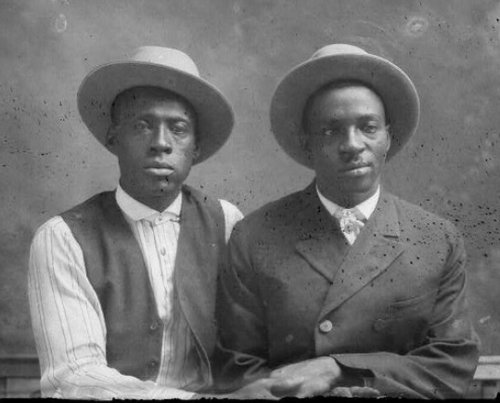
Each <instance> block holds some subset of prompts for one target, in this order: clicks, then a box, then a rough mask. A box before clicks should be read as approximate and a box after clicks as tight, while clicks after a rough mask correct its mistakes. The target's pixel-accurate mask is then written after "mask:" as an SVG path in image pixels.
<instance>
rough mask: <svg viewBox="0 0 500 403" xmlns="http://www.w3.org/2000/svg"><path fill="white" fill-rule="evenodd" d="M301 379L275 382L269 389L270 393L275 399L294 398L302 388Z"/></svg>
mask: <svg viewBox="0 0 500 403" xmlns="http://www.w3.org/2000/svg"><path fill="white" fill-rule="evenodd" d="M302 382H303V379H301V378H289V379H283V380H281V381H276V382H275V383H274V384H273V385H271V387H270V392H271V393H272V394H273V395H274V396H277V397H285V396H296V395H297V394H298V393H299V390H300V387H301V386H302Z"/></svg>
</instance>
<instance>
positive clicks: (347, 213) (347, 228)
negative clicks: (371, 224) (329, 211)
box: [333, 207, 366, 245]
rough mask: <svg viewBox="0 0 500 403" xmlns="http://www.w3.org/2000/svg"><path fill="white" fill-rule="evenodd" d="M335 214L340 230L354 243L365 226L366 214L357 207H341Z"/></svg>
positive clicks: (350, 242)
mask: <svg viewBox="0 0 500 403" xmlns="http://www.w3.org/2000/svg"><path fill="white" fill-rule="evenodd" d="M333 216H334V217H335V218H336V219H337V222H338V223H339V226H340V230H341V231H342V233H343V234H344V235H345V237H346V238H347V241H348V242H349V244H351V245H352V244H353V243H354V241H355V240H356V237H357V236H358V235H359V233H360V231H361V228H363V227H364V226H365V224H364V223H365V221H366V218H365V216H364V215H363V213H361V211H359V210H358V209H357V208H356V207H354V208H352V209H343V208H339V209H337V210H336V211H335V213H333Z"/></svg>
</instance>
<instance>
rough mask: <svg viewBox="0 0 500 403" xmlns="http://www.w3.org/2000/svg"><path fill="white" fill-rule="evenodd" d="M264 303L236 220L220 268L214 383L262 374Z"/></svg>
mask: <svg viewBox="0 0 500 403" xmlns="http://www.w3.org/2000/svg"><path fill="white" fill-rule="evenodd" d="M263 318H264V307H263V306H262V300H261V298H260V297H259V291H258V282H257V278H256V276H255V273H254V271H253V268H252V265H251V259H250V251H249V245H247V244H246V241H245V239H244V237H243V234H242V232H241V230H240V226H239V224H237V225H236V226H235V228H234V230H233V232H232V235H231V239H230V240H229V244H228V254H227V258H226V260H225V264H224V265H223V266H222V267H221V268H220V273H219V278H218V286H217V299H216V320H217V324H218V330H219V334H218V344H217V348H216V351H215V354H214V378H215V387H216V389H217V390H219V391H231V390H235V389H237V388H239V387H241V386H243V385H245V384H248V383H250V382H251V381H253V380H256V379H258V378H261V377H264V376H266V375H268V374H269V372H270V370H269V369H268V368H266V364H267V361H266V358H265V357H266V356H267V352H266V350H265V348H263V347H264V346H266V344H267V334H266V330H265V324H264V322H263Z"/></svg>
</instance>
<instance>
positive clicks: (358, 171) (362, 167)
mask: <svg viewBox="0 0 500 403" xmlns="http://www.w3.org/2000/svg"><path fill="white" fill-rule="evenodd" d="M371 169H372V167H371V165H370V164H355V165H351V166H348V167H346V168H345V169H343V170H342V173H343V174H344V175H348V176H362V175H366V174H367V173H369V172H370V171H371Z"/></svg>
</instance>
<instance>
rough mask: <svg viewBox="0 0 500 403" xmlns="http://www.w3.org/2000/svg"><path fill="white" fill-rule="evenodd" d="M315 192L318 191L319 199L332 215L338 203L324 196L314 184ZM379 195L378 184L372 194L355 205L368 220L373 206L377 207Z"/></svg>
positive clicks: (373, 209) (337, 207)
mask: <svg viewBox="0 0 500 403" xmlns="http://www.w3.org/2000/svg"><path fill="white" fill-rule="evenodd" d="M316 192H317V193H318V197H319V200H320V201H321V204H323V206H324V207H325V208H326V210H327V211H328V212H329V213H330V214H331V215H333V213H335V211H337V210H338V209H339V208H342V207H340V206H339V205H338V204H335V203H334V202H332V201H331V200H328V199H327V198H326V197H325V196H323V195H322V194H321V192H320V191H319V189H318V185H317V184H316ZM379 197H380V185H379V186H378V187H377V191H376V192H375V193H374V194H373V196H370V197H369V198H368V199H366V200H365V201H363V202H361V203H359V204H358V205H357V206H354V207H356V208H357V209H358V210H359V211H360V212H361V213H362V214H363V215H364V216H365V217H366V219H367V220H368V219H369V218H370V216H371V215H372V214H373V212H374V211H375V208H376V207H377V203H378V199H379Z"/></svg>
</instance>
